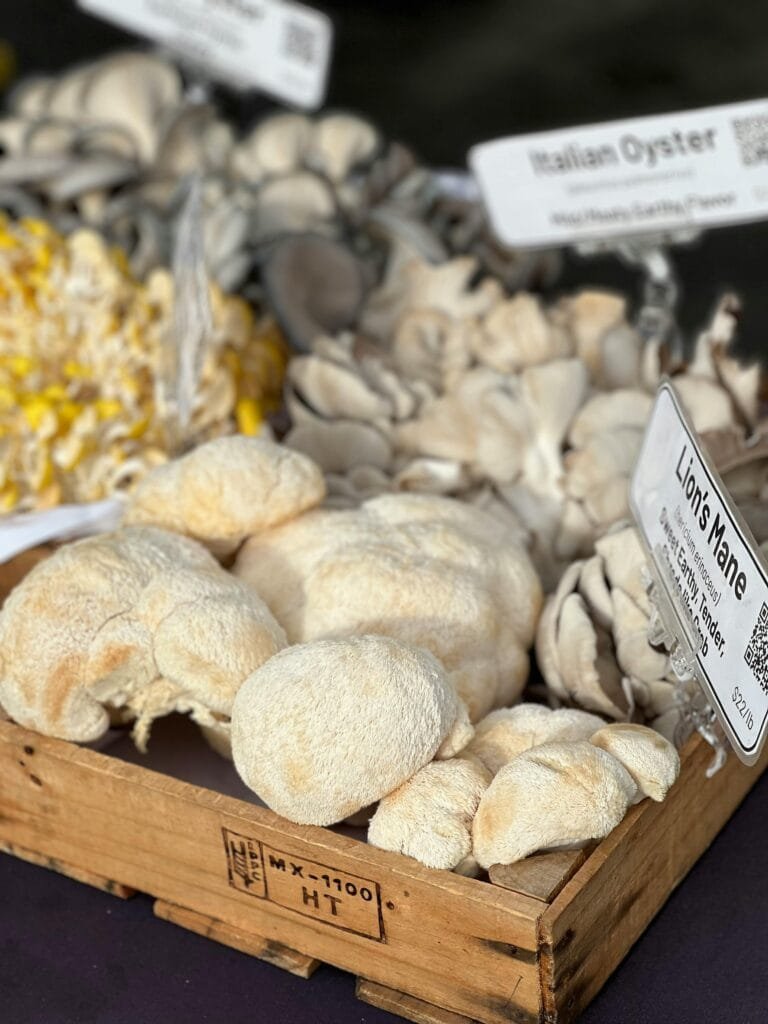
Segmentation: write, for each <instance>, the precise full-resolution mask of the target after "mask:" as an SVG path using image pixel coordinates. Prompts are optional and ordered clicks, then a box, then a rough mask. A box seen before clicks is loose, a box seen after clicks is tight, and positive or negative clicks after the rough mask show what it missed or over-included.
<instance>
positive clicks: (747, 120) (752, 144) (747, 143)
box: [733, 114, 768, 167]
mask: <svg viewBox="0 0 768 1024" xmlns="http://www.w3.org/2000/svg"><path fill="white" fill-rule="evenodd" d="M733 131H734V133H735V135H736V142H737V144H738V147H739V153H740V155H741V162H742V163H743V164H744V165H745V166H746V167H751V166H754V165H755V164H764V163H768V114H756V115H754V116H752V117H737V118H735V119H734V121H733Z"/></svg>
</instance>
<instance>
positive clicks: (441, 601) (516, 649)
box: [234, 494, 541, 721]
mask: <svg viewBox="0 0 768 1024" xmlns="http://www.w3.org/2000/svg"><path fill="white" fill-rule="evenodd" d="M234 571H235V573H236V575H237V576H239V577H240V578H241V579H244V580H245V581H247V582H249V583H251V584H252V585H253V586H254V587H255V588H256V591H257V593H259V594H260V595H261V596H262V597H263V598H264V600H266V602H267V604H268V605H269V607H270V608H271V609H272V611H273V614H274V615H275V617H276V618H277V620H278V621H279V622H280V623H281V624H282V625H283V627H284V628H285V630H286V632H287V634H288V636H289V639H290V641H291V642H293V643H306V642H308V641H310V640H315V639H318V638H322V637H329V636H345V635H356V634H363V633H380V634H386V635H388V636H393V637H397V638H398V639H400V640H403V641H405V642H408V643H412V644H416V645H418V646H422V647H424V648H426V649H427V650H429V651H431V652H432V653H433V654H435V655H436V656H437V657H438V658H439V659H440V661H441V662H442V664H443V665H444V666H445V668H446V670H447V672H448V675H449V677H450V678H451V680H452V682H453V683H454V685H455V686H456V688H457V691H458V693H459V695H460V696H461V697H462V699H464V701H465V702H466V704H467V706H468V707H469V709H470V715H471V717H472V719H473V720H475V721H476V720H477V719H479V718H481V717H482V716H483V715H484V714H486V713H487V712H488V711H490V710H491V708H493V707H500V706H504V705H506V704H510V703H512V702H513V701H514V700H515V699H516V698H517V697H518V696H519V694H520V691H521V690H522V687H523V685H524V683H525V681H526V679H527V677H528V656H527V648H528V645H529V643H530V642H531V639H532V636H533V631H534V628H535V623H536V620H537V618H538V612H539V606H540V601H541V590H540V586H539V582H538V578H537V576H536V574H535V572H534V570H533V567H532V565H531V563H530V560H529V558H528V555H527V553H526V552H525V550H524V549H523V548H522V547H521V546H520V545H519V544H518V542H517V539H516V537H515V536H514V535H513V534H512V531H510V530H509V529H508V528H507V527H506V526H505V525H504V524H502V523H501V522H500V521H499V520H497V519H495V518H494V517H492V516H490V515H488V514H486V513H483V512H482V511H481V510H479V509H477V508H473V507H472V506H469V505H465V504H463V503H461V502H458V501H452V500H451V499H449V498H440V497H436V496H432V495H424V494H421V495H406V494H397V495H394V494H389V495H384V496H382V497H378V498H374V499H373V500H369V501H366V502H365V503H364V504H363V505H362V506H361V507H360V508H358V509H350V510H346V511H337V510H331V509H327V510H319V511H314V512H310V513H307V514H305V515H302V516H300V517H299V518H297V519H295V520H294V521H293V522H291V523H288V524H286V525H285V526H283V527H278V528H276V529H274V530H269V531H266V532H263V533H260V534H258V535H257V536H254V537H252V538H251V539H250V540H249V541H247V542H246V544H245V545H244V547H243V548H242V550H241V551H240V553H239V555H238V558H237V562H236V564H235V570H234Z"/></svg>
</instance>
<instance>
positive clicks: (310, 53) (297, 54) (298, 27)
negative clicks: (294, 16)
mask: <svg viewBox="0 0 768 1024" xmlns="http://www.w3.org/2000/svg"><path fill="white" fill-rule="evenodd" d="M283 53H284V54H285V56H286V57H288V58H289V59H290V60H295V61H297V62H298V63H299V64H306V65H310V64H313V63H314V62H315V60H316V59H317V36H316V35H315V30H314V29H313V28H312V27H311V26H310V25H302V24H301V23H300V22H298V21H289V22H287V23H286V26H285V36H284V39H283Z"/></svg>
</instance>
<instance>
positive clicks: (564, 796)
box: [472, 740, 637, 869]
mask: <svg viewBox="0 0 768 1024" xmlns="http://www.w3.org/2000/svg"><path fill="white" fill-rule="evenodd" d="M636 792H637V787H636V785H635V782H634V780H633V779H632V776H631V775H630V774H629V772H628V771H627V770H626V768H625V767H624V766H623V765H622V764H621V763H620V762H619V761H617V760H616V758H614V757H612V756H611V755H610V754H607V753H606V752H605V751H604V750H601V749H600V748H599V747H596V746H594V745H593V744H591V743H589V742H588V741H586V740H580V741H577V742H575V743H568V742H565V743H545V744H543V745H542V746H539V747H533V748H532V749H531V750H526V751H523V753H522V754H518V756H517V757H516V758H515V759H514V760H513V761H510V763H509V764H508V765H505V766H504V767H503V768H502V769H501V771H500V772H499V773H498V775H497V776H496V777H495V778H494V780H493V782H492V783H491V785H490V786H489V787H488V789H487V790H486V791H485V794H484V795H483V797H482V799H481V800H480V806H479V807H478V809H477V814H476V815H475V820H474V823H473V826H472V852H473V854H474V856H475V858H476V860H477V862H478V864H480V866H481V867H483V868H486V869H487V868H489V867H490V866H491V865H492V864H512V863H514V862H515V861H517V860H522V859H523V858H524V857H527V856H529V854H531V853H535V852H536V851H537V850H548V849H552V848H553V847H562V846H571V847H572V846H575V845H581V844H583V843H585V842H588V841H589V840H590V839H602V838H603V837H604V836H607V835H608V833H609V832H611V831H612V830H613V829H614V828H615V827H616V826H617V825H618V824H619V822H620V821H621V819H622V818H623V817H624V815H625V813H626V811H627V808H628V807H629V805H630V803H631V802H632V800H633V799H634V797H635V794H636Z"/></svg>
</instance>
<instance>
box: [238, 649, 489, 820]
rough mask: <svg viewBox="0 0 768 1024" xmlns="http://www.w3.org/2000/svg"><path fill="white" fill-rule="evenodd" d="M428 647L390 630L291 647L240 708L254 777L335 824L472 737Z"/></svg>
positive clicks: (269, 799)
mask: <svg viewBox="0 0 768 1024" xmlns="http://www.w3.org/2000/svg"><path fill="white" fill-rule="evenodd" d="M472 731H473V730H472V727H471V726H470V725H469V722H468V719H467V716H466V708H465V707H464V705H463V704H462V703H461V701H459V700H458V698H457V697H456V693H455V691H454V689H453V687H452V686H451V684H450V683H449V681H448V679H447V677H446V675H445V672H444V670H443V668H442V666H441V665H440V664H439V662H438V661H437V659H436V658H434V657H433V656H432V655H431V654H428V653H427V652H426V651H424V650H421V649H419V648H416V647H411V646H410V645H409V644H404V643H401V642H399V641H397V640H392V639H390V638H388V637H382V636H358V637H349V638H346V639H337V640H320V641H316V642H315V643H310V644H303V645H301V646H296V647H289V648H287V649H286V650H284V651H282V652H281V653H280V654H278V655H276V656H275V657H274V658H271V659H270V660H269V661H268V662H266V663H265V664H264V665H262V666H261V668H260V669H258V671H256V672H254V673H253V675H252V676H251V677H250V678H249V679H247V680H246V682H245V683H244V684H243V686H242V687H241V689H240V691H239V693H238V694H237V697H236V698H235V702H234V707H233V710H232V754H233V757H234V762H235V767H236V768H237V771H238V773H239V774H240V777H241V778H242V779H243V781H244V782H245V784H246V785H247V786H249V787H250V788H251V789H252V790H253V791H254V792H255V793H257V794H258V796H259V797H261V799H263V800H264V802H265V803H266V804H267V805H268V806H269V807H271V808H272V810H274V811H277V813H278V814H282V815H283V816H284V817H286V818H289V819H290V820H291V821H296V822H299V823H300V824H310V825H331V824H333V823H334V822H337V821H342V820H343V819H344V818H348V817H349V816H350V815H352V814H355V813H356V812H357V811H359V810H361V809H362V808H363V807H367V806H368V805H370V804H373V803H375V802H376V801H377V800H380V799H381V798H382V797H384V796H386V795H387V793H391V792H392V791H393V790H395V789H397V787H398V786H401V785H402V784H403V783H404V782H405V781H406V780H407V779H410V778H411V776H413V775H415V774H416V772H418V771H419V769H420V768H423V767H424V765H426V764H428V763H429V762H430V761H431V760H432V759H433V757H435V756H438V757H451V756H453V754H455V753H457V752H458V751H459V750H461V749H462V748H463V747H464V746H465V745H466V743H467V742H468V741H469V740H470V739H471V737H472Z"/></svg>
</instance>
